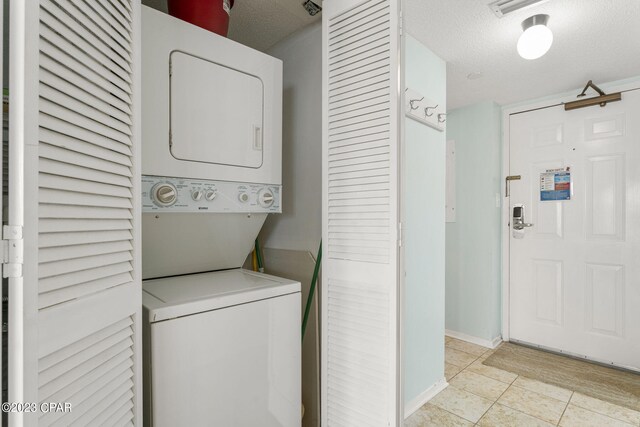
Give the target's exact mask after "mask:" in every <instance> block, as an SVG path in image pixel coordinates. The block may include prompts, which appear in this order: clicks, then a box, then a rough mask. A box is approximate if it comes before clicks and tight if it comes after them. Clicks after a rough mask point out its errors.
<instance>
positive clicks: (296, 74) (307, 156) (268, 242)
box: [259, 22, 322, 427]
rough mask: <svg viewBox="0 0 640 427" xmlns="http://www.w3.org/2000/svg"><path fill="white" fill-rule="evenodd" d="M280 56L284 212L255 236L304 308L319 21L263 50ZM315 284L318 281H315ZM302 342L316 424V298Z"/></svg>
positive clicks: (271, 268)
mask: <svg viewBox="0 0 640 427" xmlns="http://www.w3.org/2000/svg"><path fill="white" fill-rule="evenodd" d="M267 53H268V54H269V55H272V56H275V57H276V58H280V59H282V61H283V80H284V84H283V90H284V94H283V123H282V186H283V190H282V191H283V195H282V197H283V207H282V213H281V214H277V215H269V217H268V218H267V221H266V223H265V225H264V227H263V228H262V231H261V233H260V236H259V240H260V244H261V245H262V247H263V248H264V251H263V252H264V262H265V271H266V272H267V273H271V274H275V275H278V276H282V277H287V278H291V279H294V280H299V281H300V282H301V283H302V300H303V305H302V309H303V310H304V305H305V303H306V298H307V295H308V293H309V287H310V283H311V276H312V275H313V267H314V258H313V257H315V256H316V254H317V251H318V245H319V244H320V239H321V237H322V223H321V214H322V92H321V90H322V79H321V77H322V75H321V72H322V28H321V25H320V22H318V24H314V25H312V26H310V27H307V28H305V29H303V30H302V31H300V32H298V33H295V34H293V35H291V36H289V37H287V38H286V39H285V40H283V41H281V42H280V43H278V44H276V45H275V46H274V47H273V48H271V49H270V50H269V51H267ZM318 285H319V284H318ZM318 291H319V289H317V290H316V294H315V298H314V305H313V307H312V311H311V314H310V317H309V322H308V324H307V331H306V334H305V339H304V342H303V346H302V401H303V403H304V406H305V416H304V419H303V423H302V425H303V426H304V427H310V426H314V427H315V426H318V425H319V423H320V408H319V357H318V350H319V337H318V321H317V320H318V318H317V313H318V306H317V304H318V302H319V298H318V295H319V292H318Z"/></svg>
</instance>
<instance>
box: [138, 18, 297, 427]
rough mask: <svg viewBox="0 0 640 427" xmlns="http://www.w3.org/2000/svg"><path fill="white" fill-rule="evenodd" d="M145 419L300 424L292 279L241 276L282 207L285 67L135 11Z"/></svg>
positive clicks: (161, 422) (179, 23) (213, 36)
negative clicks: (139, 37) (139, 61)
mask: <svg viewBox="0 0 640 427" xmlns="http://www.w3.org/2000/svg"><path fill="white" fill-rule="evenodd" d="M142 46H143V48H142V59H143V61H142V62H143V64H142V66H143V70H142V74H143V79H142V105H143V109H142V125H143V129H142V139H143V144H142V175H143V178H142V202H143V206H142V276H143V305H144V307H143V308H144V309H143V313H144V317H145V322H144V325H145V326H144V331H143V342H144V345H143V354H144V362H145V363H144V372H143V376H144V384H145V388H144V408H145V415H144V424H145V425H154V426H171V427H174V426H189V427H190V426H220V427H227V426H238V427H244V426H247V427H250V426H299V425H300V403H301V395H300V381H301V379H300V377H301V373H300V369H301V368H300V366H301V362H300V360H301V359H300V357H301V354H300V353H301V350H300V324H301V315H300V311H301V301H300V283H298V282H293V281H290V280H286V279H281V278H277V277H273V276H269V275H266V274H260V273H255V272H252V271H247V270H243V269H241V266H242V264H243V263H244V260H245V259H246V257H247V255H248V254H249V253H250V252H251V250H252V248H253V243H254V240H255V238H256V236H257V235H258V233H259V231H260V228H261V227H262V225H263V223H264V221H265V219H266V217H267V215H268V214H277V213H280V212H282V199H281V197H282V188H281V184H282V179H281V157H282V137H281V132H282V124H281V119H282V63H281V61H279V60H277V59H275V58H272V57H270V56H268V55H265V54H263V53H260V52H257V51H255V50H252V49H250V48H248V47H246V46H242V45H240V44H238V43H235V42H233V41H230V40H228V39H226V38H224V37H220V36H218V35H216V34H213V33H210V32H208V31H206V30H203V29H201V28H199V27H195V26H193V25H190V24H187V23H185V22H182V21H180V20H178V19H175V18H173V17H171V16H168V15H166V14H163V13H160V12H158V11H155V10H153V9H150V8H147V7H144V6H143V8H142Z"/></svg>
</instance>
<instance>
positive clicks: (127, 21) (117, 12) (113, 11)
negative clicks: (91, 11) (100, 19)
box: [100, 0, 131, 35]
mask: <svg viewBox="0 0 640 427" xmlns="http://www.w3.org/2000/svg"><path fill="white" fill-rule="evenodd" d="M100 5H101V6H102V7H103V8H104V9H105V10H106V11H107V12H109V14H110V15H111V16H112V17H114V18H115V19H116V21H118V23H120V25H121V26H122V27H123V28H124V29H125V35H129V34H130V33H131V18H130V16H129V14H126V15H125V11H124V10H123V9H122V7H120V8H118V7H115V6H114V4H113V2H111V1H110V0H104V1H101V2H100Z"/></svg>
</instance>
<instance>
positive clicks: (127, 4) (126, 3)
mask: <svg viewBox="0 0 640 427" xmlns="http://www.w3.org/2000/svg"><path fill="white" fill-rule="evenodd" d="M111 2H112V3H119V4H121V5H122V6H124V8H125V9H127V10H128V11H129V12H131V10H132V9H131V3H130V2H129V1H127V0H111Z"/></svg>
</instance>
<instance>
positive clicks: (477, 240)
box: [446, 102, 504, 344]
mask: <svg viewBox="0 0 640 427" xmlns="http://www.w3.org/2000/svg"><path fill="white" fill-rule="evenodd" d="M501 136H502V133H501V110H500V107H499V106H498V105H497V104H496V103H494V102H483V103H479V104H475V105H471V106H468V107H463V108H457V109H455V110H452V111H449V112H448V114H447V139H453V140H455V142H456V192H457V206H456V222H452V223H447V251H446V256H447V275H446V282H447V292H446V328H447V330H449V331H452V332H457V333H462V334H464V335H468V336H472V337H475V338H479V339H480V340H482V341H484V342H485V343H487V344H488V343H489V342H491V341H493V340H494V339H496V338H498V337H499V336H500V329H501V326H500V319H501V303H500V301H501V300H500V295H501V283H502V280H501V279H502V269H501V266H502V253H501V247H500V244H501V241H500V239H501V225H500V224H501V215H502V211H501V209H500V206H501V203H502V198H501V197H500V194H501V189H502V187H503V186H504V183H503V182H502V179H501V177H502V137H501Z"/></svg>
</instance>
